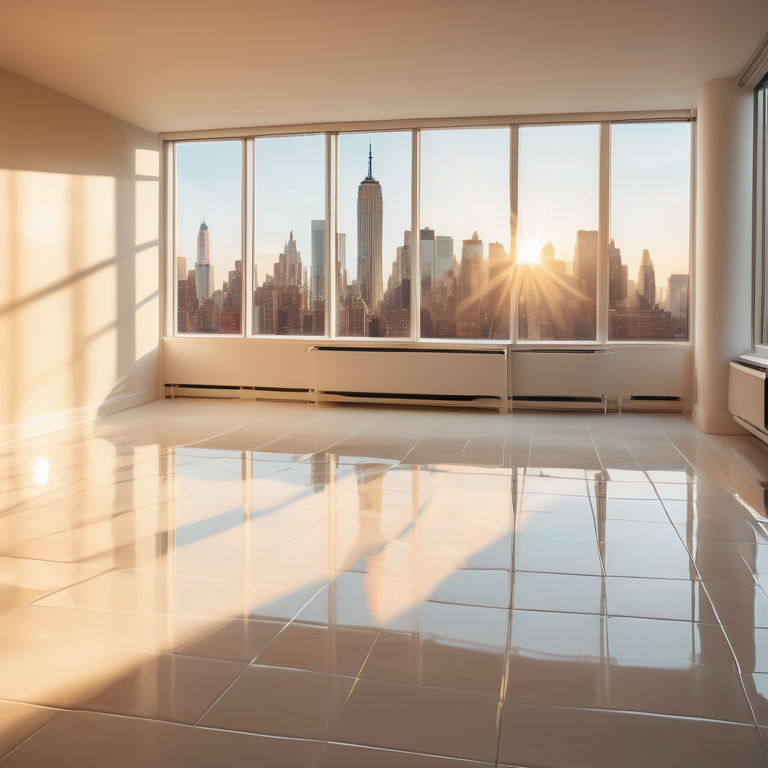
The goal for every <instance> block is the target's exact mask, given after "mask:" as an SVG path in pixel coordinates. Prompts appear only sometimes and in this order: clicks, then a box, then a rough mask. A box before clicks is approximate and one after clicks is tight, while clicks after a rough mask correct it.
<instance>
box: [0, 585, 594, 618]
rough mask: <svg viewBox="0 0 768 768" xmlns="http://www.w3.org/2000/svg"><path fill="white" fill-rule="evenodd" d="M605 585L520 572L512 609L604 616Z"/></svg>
mask: <svg viewBox="0 0 768 768" xmlns="http://www.w3.org/2000/svg"><path fill="white" fill-rule="evenodd" d="M604 583H605V580H604V579H603V578H602V577H600V576H577V575H573V574H561V573H533V572H526V571H518V572H517V573H516V574H515V586H514V598H513V606H514V607H515V608H520V609H527V610H532V611H558V612H566V613H596V614H600V613H604V612H605V604H604V602H605V600H604V596H605V595H604ZM0 626H2V625H0Z"/></svg>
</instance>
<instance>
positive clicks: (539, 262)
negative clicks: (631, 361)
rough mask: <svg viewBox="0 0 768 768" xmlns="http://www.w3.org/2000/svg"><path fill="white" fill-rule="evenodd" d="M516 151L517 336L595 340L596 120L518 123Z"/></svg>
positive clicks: (597, 161) (597, 165) (598, 166)
mask: <svg viewBox="0 0 768 768" xmlns="http://www.w3.org/2000/svg"><path fill="white" fill-rule="evenodd" d="M518 156H519V168H520V170H519V182H518V190H519V191H518V195H519V205H520V209H519V210H520V213H519V217H518V230H517V238H518V249H517V263H516V272H517V286H518V339H520V340H525V341H545V340H546V341H551V340H557V341H562V340H570V341H593V340H594V339H596V338H597V277H598V244H599V232H598V219H599V199H600V191H599V186H600V178H599V174H600V128H599V126H597V125H556V126H544V127H540V126H536V127H524V128H521V129H520V140H519V154H518Z"/></svg>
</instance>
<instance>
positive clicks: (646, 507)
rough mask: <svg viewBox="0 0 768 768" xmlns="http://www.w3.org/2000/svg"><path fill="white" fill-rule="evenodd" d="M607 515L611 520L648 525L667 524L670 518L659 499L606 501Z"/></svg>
mask: <svg viewBox="0 0 768 768" xmlns="http://www.w3.org/2000/svg"><path fill="white" fill-rule="evenodd" d="M605 506H606V509H605V514H606V517H607V519H609V520H640V521H643V522H648V523H667V522H669V517H668V516H667V513H666V510H665V509H664V507H663V506H662V504H661V502H660V501H659V500H658V499H620V498H610V499H607V500H606V505H605Z"/></svg>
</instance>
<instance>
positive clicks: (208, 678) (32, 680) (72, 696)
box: [0, 635, 244, 723]
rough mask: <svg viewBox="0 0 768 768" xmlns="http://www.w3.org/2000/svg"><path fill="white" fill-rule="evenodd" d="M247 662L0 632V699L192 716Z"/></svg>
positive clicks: (157, 715)
mask: <svg viewBox="0 0 768 768" xmlns="http://www.w3.org/2000/svg"><path fill="white" fill-rule="evenodd" d="M243 668H244V665H242V664H237V663H235V662H229V661H218V660H214V659H202V658H197V657H191V656H175V655H172V654H156V653H148V652H144V651H129V650H125V649H121V648H120V649H118V648H103V647H97V646H87V645H75V644H70V643H63V642H58V641H55V640H42V639H39V638H31V637H23V636H17V635H0V699H8V700H12V701H21V702H27V703H31V704H41V705H44V706H51V707H73V708H81V709H93V710H97V711H103V712H113V713H117V714H131V715H138V716H141V717H150V718H156V719H159V720H172V721H174V722H182V723H193V722H194V721H195V720H197V718H198V717H199V716H200V715H201V714H202V713H203V712H205V710H206V709H207V708H208V706H209V705H210V704H212V703H213V702H214V701H215V700H216V698H217V697H218V696H219V695H220V694H221V693H223V691H224V690H225V689H226V688H227V686H228V685H229V684H230V683H231V682H232V681H233V680H234V679H235V678H236V677H237V675H238V674H239V673H240V672H241V670H242V669H243Z"/></svg>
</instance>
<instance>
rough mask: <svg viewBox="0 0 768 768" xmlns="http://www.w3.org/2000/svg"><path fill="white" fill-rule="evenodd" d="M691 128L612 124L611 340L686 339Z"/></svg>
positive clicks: (678, 124) (675, 125) (609, 284)
mask: <svg viewBox="0 0 768 768" xmlns="http://www.w3.org/2000/svg"><path fill="white" fill-rule="evenodd" d="M690 187H691V126H690V124H689V123H642V124H634V125H632V124H627V125H613V126H611V242H610V245H609V246H608V269H609V282H608V290H609V293H608V307H609V313H608V338H610V339H613V340H617V341H622V340H630V341H631V340H639V341H653V340H664V341H686V340H687V339H688V301H689V286H688V273H689V265H690V243H689V239H690V208H691V199H690V195H691V190H690Z"/></svg>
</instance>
